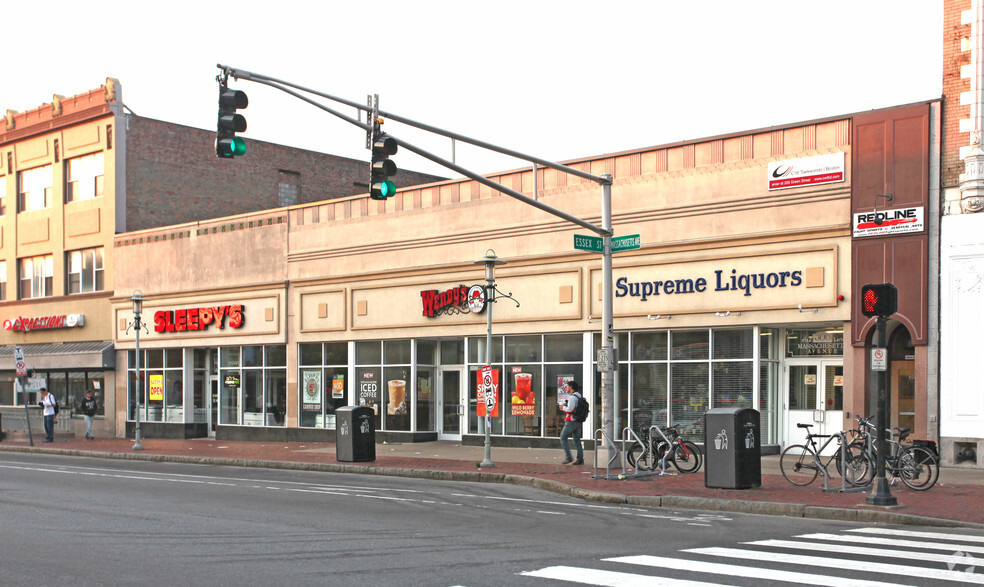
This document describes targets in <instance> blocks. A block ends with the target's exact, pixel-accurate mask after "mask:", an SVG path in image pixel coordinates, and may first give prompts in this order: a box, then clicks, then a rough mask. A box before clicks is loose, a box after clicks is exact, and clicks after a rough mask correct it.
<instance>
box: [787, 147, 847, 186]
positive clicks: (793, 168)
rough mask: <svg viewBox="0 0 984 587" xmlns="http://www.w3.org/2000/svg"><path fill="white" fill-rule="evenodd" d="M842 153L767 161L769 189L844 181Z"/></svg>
mask: <svg viewBox="0 0 984 587" xmlns="http://www.w3.org/2000/svg"><path fill="white" fill-rule="evenodd" d="M844 169H845V168H844V153H828V154H826V155H817V156H815V157H803V158H801V159H787V160H785V161H773V162H772V163H769V189H770V190H784V189H789V188H798V187H803V186H808V185H820V184H825V183H837V182H840V181H844V177H845V175H844Z"/></svg>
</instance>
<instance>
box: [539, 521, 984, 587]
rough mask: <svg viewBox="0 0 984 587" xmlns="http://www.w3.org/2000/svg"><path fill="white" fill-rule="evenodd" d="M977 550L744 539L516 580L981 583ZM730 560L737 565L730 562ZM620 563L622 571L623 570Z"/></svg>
mask: <svg viewBox="0 0 984 587" xmlns="http://www.w3.org/2000/svg"><path fill="white" fill-rule="evenodd" d="M940 551H943V552H940ZM981 552H984V536H973V535H965V534H959V533H956V532H952V531H951V532H946V531H940V532H932V531H918V530H906V529H893V528H884V527H864V528H852V529H849V530H846V531H845V532H844V533H839V534H834V533H814V534H802V535H797V536H793V537H791V538H786V539H768V540H756V541H749V542H743V543H741V545H740V547H736V548H732V547H701V548H687V549H682V550H680V551H679V554H680V556H679V557H674V556H655V555H648V554H637V555H629V556H619V557H611V558H605V559H601V560H600V561H599V562H598V565H597V566H606V568H605V569H591V568H581V567H573V566H551V567H545V568H542V569H538V570H534V571H527V572H523V573H521V574H522V575H524V576H527V577H537V578H543V579H549V580H556V581H565V582H568V583H579V584H585V585H618V586H623V585H625V586H629V587H631V586H635V585H652V586H656V587H663V586H666V587H699V586H700V587H702V586H707V587H710V586H713V585H724V584H728V582H729V581H731V582H733V581H738V582H739V584H749V580H751V581H762V582H765V581H771V582H784V583H796V584H802V585H831V586H841V585H843V586H848V585H851V586H862V587H876V586H877V587H886V586H889V585H936V584H962V585H984V556H979V555H978V554H977V553H981ZM971 553H974V554H971ZM830 555H833V556H830ZM837 555H840V556H837ZM735 559H738V560H739V561H740V562H735V563H732V562H730V561H734V560H735ZM879 559H880V560H879ZM892 561H895V562H892ZM613 565H615V567H614V568H613ZM621 565H626V566H625V567H622V568H620V566H621ZM662 575H677V577H668V576H662ZM839 575H847V576H839ZM705 581H709V582H705ZM721 581H723V583H722V582H721Z"/></svg>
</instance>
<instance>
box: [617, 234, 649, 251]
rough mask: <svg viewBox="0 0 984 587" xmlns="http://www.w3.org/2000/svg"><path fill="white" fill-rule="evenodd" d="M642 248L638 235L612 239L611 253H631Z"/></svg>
mask: <svg viewBox="0 0 984 587" xmlns="http://www.w3.org/2000/svg"><path fill="white" fill-rule="evenodd" d="M640 247H642V239H641V238H640V237H639V235H638V234H627V235H625V236H613V237H612V252H613V253H617V252H619V251H631V250H633V249H638V248H640Z"/></svg>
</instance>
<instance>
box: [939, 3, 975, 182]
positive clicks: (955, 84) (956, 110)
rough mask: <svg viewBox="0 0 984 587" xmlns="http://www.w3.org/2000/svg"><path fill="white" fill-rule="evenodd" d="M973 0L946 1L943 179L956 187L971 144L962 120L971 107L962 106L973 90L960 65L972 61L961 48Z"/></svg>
mask: <svg viewBox="0 0 984 587" xmlns="http://www.w3.org/2000/svg"><path fill="white" fill-rule="evenodd" d="M970 4H971V0H946V1H945V2H944V3H943V129H942V138H943V153H942V161H941V167H942V169H941V175H942V177H941V181H942V182H943V187H944V188H945V187H951V186H956V185H957V184H958V183H959V181H960V174H961V173H963V171H964V164H963V161H961V160H960V147H965V146H967V145H969V144H970V135H969V133H966V132H960V119H961V118H967V117H969V116H970V107H969V106H961V105H960V93H961V92H967V91H969V90H970V80H969V79H966V78H961V77H960V67H961V66H962V65H967V64H969V63H970V51H969V50H968V51H963V50H962V48H961V41H962V39H965V38H969V37H970V25H969V24H966V25H963V24H960V13H961V12H963V11H964V10H970Z"/></svg>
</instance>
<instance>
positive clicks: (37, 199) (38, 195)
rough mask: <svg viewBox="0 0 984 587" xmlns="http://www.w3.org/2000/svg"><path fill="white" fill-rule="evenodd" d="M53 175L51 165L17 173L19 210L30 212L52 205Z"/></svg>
mask: <svg viewBox="0 0 984 587" xmlns="http://www.w3.org/2000/svg"><path fill="white" fill-rule="evenodd" d="M52 177H53V171H52V166H51V165H44V166H42V167H35V168H34V169H27V170H25V171H21V172H19V173H18V174H17V179H18V190H17V211H18V212H30V211H31V210H42V209H44V208H47V207H48V206H50V205H51V188H52V181H53V180H52Z"/></svg>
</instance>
